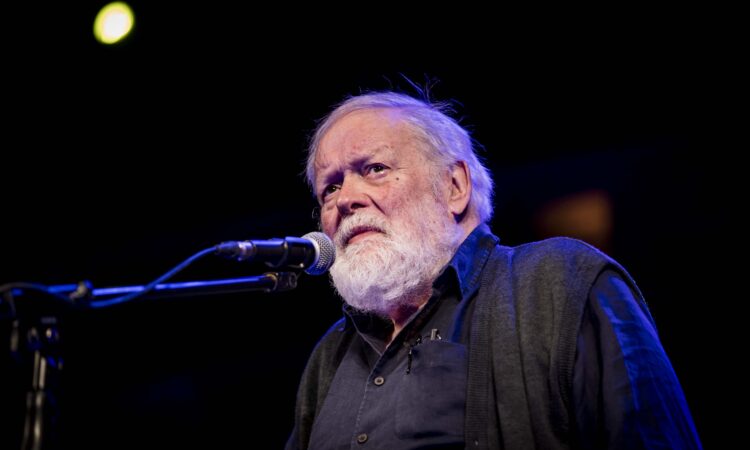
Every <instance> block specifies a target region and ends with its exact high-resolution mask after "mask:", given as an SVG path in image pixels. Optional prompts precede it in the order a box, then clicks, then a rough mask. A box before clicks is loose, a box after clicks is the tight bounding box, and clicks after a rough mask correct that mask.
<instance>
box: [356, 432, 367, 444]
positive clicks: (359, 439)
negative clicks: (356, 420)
mask: <svg viewBox="0 0 750 450" xmlns="http://www.w3.org/2000/svg"><path fill="white" fill-rule="evenodd" d="M357 442H358V443H359V444H364V443H365V442H367V433H362V434H360V435H358V436H357Z"/></svg>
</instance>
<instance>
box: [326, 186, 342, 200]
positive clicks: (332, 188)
mask: <svg viewBox="0 0 750 450" xmlns="http://www.w3.org/2000/svg"><path fill="white" fill-rule="evenodd" d="M339 189H340V186H339V185H338V184H329V185H328V186H326V187H325V188H324V189H323V192H322V193H321V195H322V196H323V198H324V199H325V198H326V197H328V196H329V195H331V194H333V193H334V192H336V191H338V190H339Z"/></svg>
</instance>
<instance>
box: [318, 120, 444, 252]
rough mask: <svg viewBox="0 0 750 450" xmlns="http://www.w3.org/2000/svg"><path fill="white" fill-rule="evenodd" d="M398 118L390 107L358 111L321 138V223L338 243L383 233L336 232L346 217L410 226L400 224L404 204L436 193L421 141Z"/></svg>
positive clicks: (366, 230)
mask: <svg viewBox="0 0 750 450" xmlns="http://www.w3.org/2000/svg"><path fill="white" fill-rule="evenodd" d="M399 119H400V117H399V113H398V112H397V111H393V110H385V109H383V110H365V111H357V112H354V113H351V114H349V115H347V116H345V117H343V118H341V119H340V120H339V121H338V122H336V123H335V124H334V125H333V127H331V129H330V130H329V131H328V132H327V133H326V135H325V136H324V137H323V139H322V140H321V143H320V146H319V149H318V152H317V155H316V159H315V190H316V193H317V196H318V200H319V202H320V203H321V225H322V228H323V231H324V232H325V233H326V234H327V235H329V236H332V237H334V238H335V239H336V240H337V244H338V245H340V246H341V247H344V248H345V247H346V246H348V245H349V244H354V243H357V242H360V241H364V240H367V239H371V238H376V237H377V235H378V234H379V233H381V232H380V231H377V230H374V229H372V228H373V227H370V228H368V227H356V228H355V229H352V230H347V231H346V235H344V236H336V232H337V231H338V230H339V228H340V226H341V224H342V220H343V219H344V218H346V217H348V216H351V215H355V214H361V215H368V216H370V217H376V218H377V219H379V220H383V221H384V222H388V223H391V222H396V223H399V224H400V225H404V226H409V225H410V224H408V223H402V222H403V221H404V220H405V219H406V216H405V215H404V214H403V210H404V207H405V205H407V204H408V203H410V202H416V201H421V200H422V199H423V197H424V196H426V195H430V196H433V197H434V195H435V194H434V192H433V188H432V185H433V180H431V179H430V175H431V173H432V171H431V170H430V169H429V166H428V162H427V160H426V159H425V157H424V155H423V152H422V150H420V149H419V148H418V145H419V142H418V141H417V140H416V139H415V137H414V135H413V133H412V132H411V131H410V130H409V129H408V128H407V127H406V126H405V125H404V124H403V123H402V122H401V121H400V120H399ZM447 218H448V217H446V219H447Z"/></svg>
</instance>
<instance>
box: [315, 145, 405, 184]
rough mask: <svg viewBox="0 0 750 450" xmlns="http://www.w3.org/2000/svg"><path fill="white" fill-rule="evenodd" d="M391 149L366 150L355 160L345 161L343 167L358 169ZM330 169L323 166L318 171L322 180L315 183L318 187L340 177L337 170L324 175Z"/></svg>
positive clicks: (383, 146)
mask: <svg viewBox="0 0 750 450" xmlns="http://www.w3.org/2000/svg"><path fill="white" fill-rule="evenodd" d="M391 149H392V147H391V146H390V145H380V146H378V147H375V148H373V149H372V150H367V151H365V152H363V154H362V155H360V156H357V157H356V158H354V159H352V160H351V161H347V163H346V165H345V167H355V168H360V167H362V166H363V165H364V164H366V163H367V162H368V161H370V160H372V158H373V157H377V156H378V155H379V154H381V153H382V152H383V151H385V150H391ZM328 167H330V165H329V166H324V167H322V168H320V169H319V170H318V173H319V174H322V175H323V178H322V179H321V181H320V182H319V183H316V184H317V185H318V186H322V187H325V186H328V185H329V184H330V183H332V182H334V181H335V180H336V178H338V177H339V176H341V171H340V170H339V169H336V170H333V171H329V172H327V173H326V169H327V168H328Z"/></svg>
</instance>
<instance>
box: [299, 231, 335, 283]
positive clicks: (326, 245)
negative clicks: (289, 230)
mask: <svg viewBox="0 0 750 450" xmlns="http://www.w3.org/2000/svg"><path fill="white" fill-rule="evenodd" d="M302 239H307V240H309V241H312V243H313V245H315V249H316V250H317V257H316V258H315V262H314V263H313V264H311V265H310V267H308V268H307V269H305V272H307V273H309V274H310V275H323V274H324V273H326V272H327V271H328V269H330V268H331V266H332V265H333V261H334V260H336V246H334V245H333V241H332V240H331V238H329V237H328V236H326V235H325V234H324V233H321V232H320V231H313V232H310V233H307V234H306V235H304V236H302Z"/></svg>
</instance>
